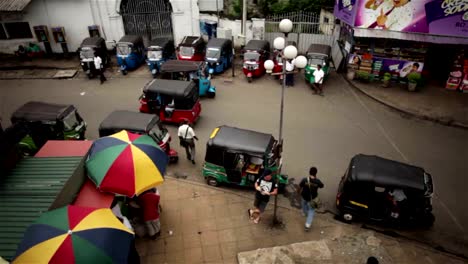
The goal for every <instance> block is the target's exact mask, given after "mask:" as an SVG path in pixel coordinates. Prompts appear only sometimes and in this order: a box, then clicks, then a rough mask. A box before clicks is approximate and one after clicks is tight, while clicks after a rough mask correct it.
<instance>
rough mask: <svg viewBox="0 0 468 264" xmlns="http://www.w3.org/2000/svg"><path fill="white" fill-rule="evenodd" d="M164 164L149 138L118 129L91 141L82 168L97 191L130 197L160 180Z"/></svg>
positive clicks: (160, 152) (160, 181) (161, 151)
mask: <svg viewBox="0 0 468 264" xmlns="http://www.w3.org/2000/svg"><path fill="white" fill-rule="evenodd" d="M168 161H169V158H168V156H167V154H166V153H165V152H164V151H163V150H161V148H160V147H159V146H158V144H156V142H155V141H154V140H153V139H152V138H151V137H150V136H148V135H138V134H133V133H130V132H127V131H125V130H122V131H120V132H119V133H116V134H114V135H111V136H108V137H103V138H100V139H98V140H96V141H94V143H93V146H92V147H91V150H90V153H89V156H88V160H87V161H86V168H87V169H88V176H89V177H90V178H91V180H92V181H93V182H94V183H95V184H96V186H97V187H98V188H99V189H100V190H101V191H105V192H111V193H116V194H122V195H126V196H128V197H133V196H134V195H139V194H141V193H142V192H144V191H146V190H148V189H151V188H153V187H155V186H157V185H159V184H161V183H162V182H163V181H164V178H163V175H164V173H165V172H166V166H167V163H168Z"/></svg>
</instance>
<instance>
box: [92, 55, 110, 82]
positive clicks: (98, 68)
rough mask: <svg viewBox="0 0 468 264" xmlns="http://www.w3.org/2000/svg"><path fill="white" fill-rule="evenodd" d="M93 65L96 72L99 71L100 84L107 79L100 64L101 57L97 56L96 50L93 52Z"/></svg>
mask: <svg viewBox="0 0 468 264" xmlns="http://www.w3.org/2000/svg"><path fill="white" fill-rule="evenodd" d="M94 67H95V68H96V72H97V73H99V77H100V79H101V84H103V83H104V82H105V81H107V79H106V76H104V67H103V65H102V59H101V57H99V56H98V54H97V52H94Z"/></svg>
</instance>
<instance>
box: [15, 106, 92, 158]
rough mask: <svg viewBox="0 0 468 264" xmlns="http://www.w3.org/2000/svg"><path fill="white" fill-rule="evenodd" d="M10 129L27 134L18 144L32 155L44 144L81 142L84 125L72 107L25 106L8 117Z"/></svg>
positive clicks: (24, 151) (83, 135)
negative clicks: (15, 128)
mask: <svg viewBox="0 0 468 264" xmlns="http://www.w3.org/2000/svg"><path fill="white" fill-rule="evenodd" d="M11 123H12V124H13V125H16V124H21V125H22V126H23V127H24V128H25V129H26V130H27V133H28V134H27V136H25V137H24V138H23V139H22V140H21V142H20V148H21V150H22V152H23V153H24V154H26V155H33V154H35V153H36V152H37V151H38V150H39V149H40V148H41V147H42V146H43V145H44V144H45V143H46V142H47V140H84V139H85V131H86V122H85V121H83V118H81V116H80V115H79V114H78V111H77V109H76V108H75V106H73V105H60V104H49V103H43V102H28V103H26V104H24V105H23V106H21V107H20V108H18V109H17V110H16V111H15V112H14V113H13V115H12V116H11Z"/></svg>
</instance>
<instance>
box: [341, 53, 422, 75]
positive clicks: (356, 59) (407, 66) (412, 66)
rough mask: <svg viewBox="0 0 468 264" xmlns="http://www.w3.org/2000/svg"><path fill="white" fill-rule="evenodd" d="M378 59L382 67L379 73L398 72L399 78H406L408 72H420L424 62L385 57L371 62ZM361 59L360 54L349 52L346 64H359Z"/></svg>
mask: <svg viewBox="0 0 468 264" xmlns="http://www.w3.org/2000/svg"><path fill="white" fill-rule="evenodd" d="M376 60H378V61H382V62H383V63H382V69H381V70H380V72H381V74H383V73H385V72H389V73H392V74H395V73H398V76H399V77H400V78H406V76H407V75H408V73H410V72H419V73H421V72H422V70H423V68H424V63H422V62H415V61H405V60H392V59H385V58H374V59H373V63H374V62H375V61H376ZM361 61H362V56H361V55H357V54H350V55H349V57H348V64H350V65H354V66H359V65H360V64H361Z"/></svg>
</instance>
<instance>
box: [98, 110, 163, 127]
mask: <svg viewBox="0 0 468 264" xmlns="http://www.w3.org/2000/svg"><path fill="white" fill-rule="evenodd" d="M158 122H159V117H158V116H157V115H152V114H144V113H139V112H132V111H126V110H117V111H114V112H112V113H110V114H109V115H108V116H107V117H106V118H105V119H104V120H103V121H102V122H101V124H100V125H99V131H101V130H108V129H110V130H124V129H125V130H131V131H141V132H147V131H149V130H150V129H151V128H152V127H153V126H154V125H155V124H157V123H158Z"/></svg>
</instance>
